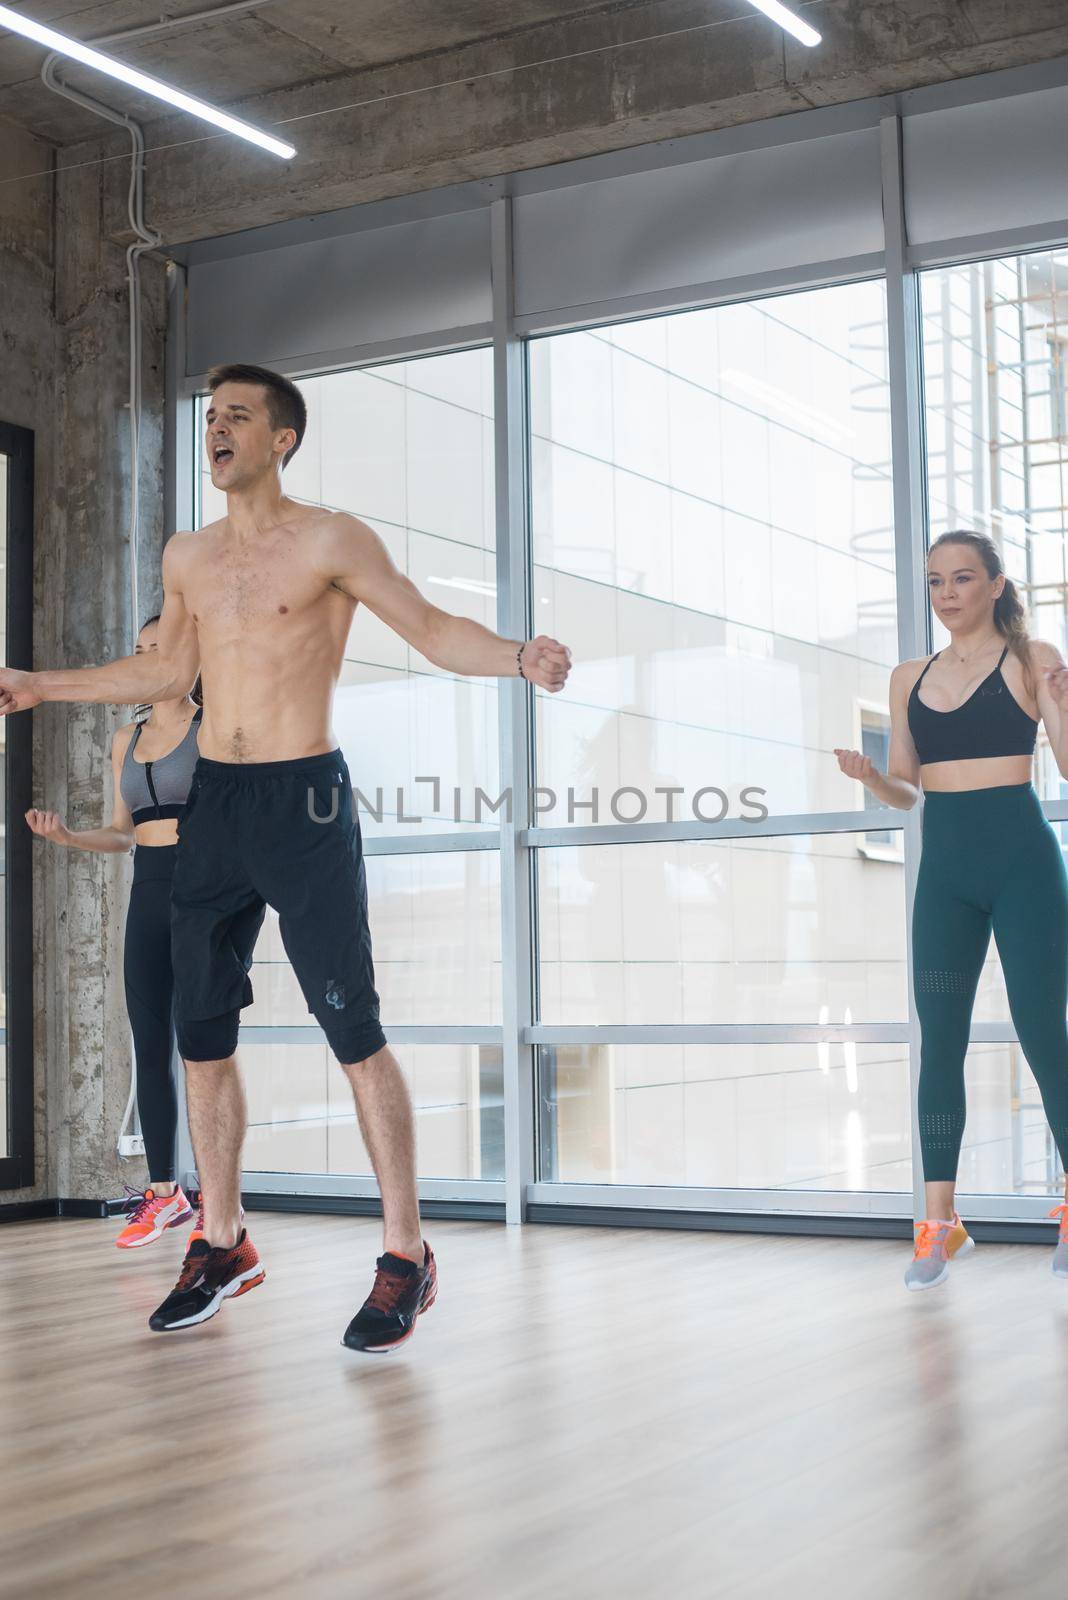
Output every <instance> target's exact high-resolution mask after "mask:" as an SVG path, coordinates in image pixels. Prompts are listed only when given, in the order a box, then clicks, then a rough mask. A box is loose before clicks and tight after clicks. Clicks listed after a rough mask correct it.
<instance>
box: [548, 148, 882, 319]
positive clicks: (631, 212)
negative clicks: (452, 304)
mask: <svg viewBox="0 0 1068 1600" xmlns="http://www.w3.org/2000/svg"><path fill="white" fill-rule="evenodd" d="M516 213H517V215H516V241H517V249H516V311H517V314H518V315H520V316H523V315H528V314H535V313H542V312H547V311H555V310H565V309H568V308H573V307H576V306H582V305H588V304H595V303H596V302H598V301H604V300H614V299H618V298H621V297H623V296H627V295H637V294H646V293H648V292H650V291H652V290H657V289H675V288H681V287H684V286H686V285H688V284H704V283H711V282H713V281H715V280H717V279H724V278H737V277H740V276H742V275H743V274H747V273H760V272H767V271H770V270H772V269H777V268H782V267H788V266H803V265H807V264H810V263H813V262H817V261H830V260H834V259H837V258H838V257H843V256H854V255H863V254H867V253H868V252H872V251H879V250H881V249H882V247H883V229H882V204H881V187H880V167H879V135H878V131H877V130H876V129H874V128H866V129H863V130H861V131H859V132H853V133H846V134H840V135H836V136H834V137H831V138H819V139H806V140H804V141H800V142H798V143H796V144H790V145H780V146H776V147H774V148H772V149H769V150H751V151H746V152H744V153H741V154H737V155H729V156H720V157H718V158H716V159H714V160H708V161H693V162H688V163H687V164H685V165H683V166H678V167H665V168H660V169H658V170H656V171H652V172H638V173H632V174H629V175H627V176H624V177H618V178H609V179H605V180H603V181H601V182H597V183H585V184H579V185H576V186H574V187H572V188H567V189H554V190H550V191H547V192H544V193H539V194H530V195H523V196H521V197H520V198H519V199H518V200H517V202H516Z"/></svg>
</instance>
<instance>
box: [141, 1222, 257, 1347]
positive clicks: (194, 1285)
mask: <svg viewBox="0 0 1068 1600" xmlns="http://www.w3.org/2000/svg"><path fill="white" fill-rule="evenodd" d="M265 1276H266V1274H265V1273H264V1270H263V1267H262V1266H261V1265H260V1258H259V1256H258V1255H257V1254H256V1247H255V1245H254V1244H253V1243H252V1240H251V1239H250V1238H249V1236H248V1234H247V1233H246V1232H245V1229H244V1228H242V1229H241V1233H240V1235H239V1237H238V1241H237V1243H236V1244H235V1245H232V1246H231V1247H230V1249H228V1250H225V1249H212V1247H211V1245H210V1244H209V1243H208V1241H207V1240H206V1239H194V1240H193V1242H192V1244H191V1245H190V1246H189V1249H188V1250H187V1251H186V1253H185V1260H184V1261H183V1262H182V1270H181V1272H180V1274H179V1276H178V1282H177V1283H176V1284H175V1286H174V1288H173V1289H172V1290H171V1292H170V1294H169V1295H168V1296H167V1298H166V1300H164V1302H163V1304H162V1305H161V1306H160V1307H159V1308H158V1310H156V1311H153V1313H152V1315H151V1316H150V1317H149V1319H148V1325H149V1327H150V1328H151V1329H152V1331H153V1332H154V1333H171V1332H173V1331H174V1330H175V1329H176V1328H192V1327H194V1326H195V1325H196V1324H197V1323H199V1322H207V1320H208V1318H209V1317H213V1316H214V1315H215V1313H216V1312H217V1311H218V1310H219V1308H220V1307H221V1305H222V1303H223V1301H224V1300H235V1299H236V1298H237V1296H238V1295H241V1294H245V1293H246V1292H247V1291H248V1290H249V1289H254V1288H255V1287H256V1285H257V1284H259V1283H262V1282H263V1280H264V1277H265Z"/></svg>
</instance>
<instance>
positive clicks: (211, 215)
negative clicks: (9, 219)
mask: <svg viewBox="0 0 1068 1600" xmlns="http://www.w3.org/2000/svg"><path fill="white" fill-rule="evenodd" d="M9 3H10V0H9ZM16 3H21V5H22V7H23V9H25V10H26V11H27V13H30V14H32V15H33V16H35V17H37V18H38V19H40V20H42V21H45V20H47V21H49V22H51V23H53V24H54V25H55V26H56V27H57V28H59V29H60V30H63V31H67V32H69V33H72V34H76V35H77V36H78V37H79V38H83V39H86V40H91V39H100V38H101V37H102V36H103V35H104V34H107V33H114V32H118V31H120V30H122V29H128V28H137V27H144V26H146V25H148V24H151V23H154V22H157V21H158V20H159V16H160V9H159V8H160V5H161V3H163V4H165V6H166V10H167V14H169V15H172V16H173V15H176V14H177V15H182V14H184V15H186V16H188V15H189V14H191V13H192V12H194V11H199V10H204V9H206V8H207V7H208V6H214V5H215V4H221V5H225V4H226V3H227V0H16ZM793 3H794V7H795V9H796V10H798V11H801V12H802V13H803V14H804V15H806V16H807V17H808V18H809V19H810V20H811V21H812V22H814V23H816V24H817V25H818V27H819V28H820V30H821V31H822V34H823V43H822V44H821V45H820V46H819V47H818V48H816V49H814V50H807V49H805V48H804V47H803V46H802V45H800V44H798V43H797V42H796V41H794V40H792V39H790V38H789V37H788V36H787V35H786V34H784V33H783V32H782V30H781V29H780V28H779V27H777V26H776V24H775V23H773V22H771V21H769V20H768V19H767V18H766V17H764V16H762V15H761V14H760V13H759V12H758V11H756V10H754V9H753V7H752V6H751V5H750V4H748V3H747V0H600V3H598V4H591V3H589V0H268V3H266V4H263V5H258V6H257V7H256V9H255V10H254V11H250V12H247V13H243V14H237V15H222V14H220V15H218V16H216V17H214V18H213V19H209V20H208V21H204V22H199V23H195V24H188V25H186V26H183V27H181V28H179V29H177V30H176V31H173V32H171V33H168V34H166V35H164V36H159V35H157V36H154V37H152V36H149V37H143V38H133V39H126V40H124V41H122V42H121V43H113V44H112V45H110V46H109V47H108V48H109V49H110V50H111V52H112V53H113V54H116V55H121V56H122V58H123V59H125V60H127V61H129V62H131V63H132V64H135V65H137V66H140V67H142V68H143V69H144V70H146V71H150V72H153V73H155V74H157V75H158V76H160V77H162V78H165V79H167V80H169V81H170V82H172V83H174V84H176V85H178V86H180V87H182V88H184V89H187V90H189V91H190V92H192V93H197V94H199V95H201V96H202V97H204V98H205V99H208V100H212V101H214V102H215V103H217V104H219V105H221V106H223V107H225V108H226V109H229V110H232V111H234V112H235V113H236V114H237V115H240V116H243V117H245V118H247V119H248V120H249V121H250V122H253V123H255V124H257V125H258V126H260V127H262V128H265V129H266V128H271V127H274V126H277V127H278V130H279V131H283V130H285V131H287V132H289V133H290V135H291V137H292V139H293V142H294V144H295V145H296V146H297V155H296V157H295V158H294V159H293V160H292V161H288V162H283V163H280V162H279V161H278V160H277V159H276V158H275V157H274V156H267V155H263V154H262V153H261V152H258V151H255V150H252V149H251V148H250V147H249V146H248V145H246V144H244V143H243V142H242V141H240V140H237V139H233V138H231V137H230V136H229V135H226V134H212V132H211V130H205V128H204V127H203V124H199V123H195V122H193V121H192V120H191V119H190V118H189V117H188V116H186V115H185V114H184V113H179V112H174V111H172V110H169V108H166V107H161V106H160V105H159V103H158V102H156V101H144V100H142V99H141V98H140V97H139V96H137V95H135V94H133V93H132V92H129V91H126V90H124V88H123V86H122V85H121V84H118V83H115V82H113V81H110V80H107V81H105V80H102V79H101V78H100V77H99V75H98V74H95V73H90V72H88V71H86V70H85V69H81V68H78V67H77V66H74V65H70V66H65V67H64V68H63V76H64V77H65V79H66V81H68V82H69V83H71V84H72V85H74V86H75V87H80V88H82V89H83V90H86V91H87V92H89V93H91V94H96V95H97V96H98V97H100V98H101V99H105V100H106V101H107V102H108V103H109V104H110V105H112V106H116V107H119V108H121V109H124V110H127V111H129V112H130V113H131V114H132V115H134V116H136V117H137V118H138V120H140V121H142V122H143V123H144V124H146V127H147V130H148V162H147V169H146V172H147V176H146V191H147V205H148V215H149V220H150V221H151V223H152V225H153V227H155V228H157V229H158V230H159V231H160V232H161V234H162V236H163V238H164V240H165V242H166V243H167V244H168V245H179V244H182V243H184V242H186V241H187V240H190V239H204V238H210V237H213V236H216V235H219V234H224V233H233V232H236V231H237V230H239V229H241V228H249V227H256V226H259V225H261V224H263V223H268V222H276V221H281V220H283V219H287V218H297V217H303V216H308V215H309V214H313V213H317V212H324V211H330V210H335V209H337V208H339V207H344V206H352V205H361V204H364V203H365V202H367V201H371V200H378V199H382V198H385V197H389V196H395V195H402V194H410V193H413V192H415V191H417V190H423V189H430V188H435V187H438V186H440V185H444V184H452V183H464V182H470V181H471V180H478V179H483V178H496V177H499V176H501V175H503V174H507V173H510V172H519V171H523V170H525V169H529V168H531V167H539V166H544V165H549V164H553V163H556V162H562V161H570V160H573V159H574V158H576V157H578V156H583V155H593V154H597V153H599V152H603V151H609V150H618V149H622V148H624V147H626V146H630V145H638V144H643V143H646V142H648V141H650V140H664V139H671V138H676V137H682V136H685V135H687V134H692V133H703V132H707V131H711V130H713V129H717V128H725V127H729V126H734V125H738V124H741V123H747V122H753V121H756V120H760V119H763V118H767V117H774V116H781V115H785V114H788V113H790V112H795V111H804V110H806V109H808V108H810V107H813V106H833V105H839V104H841V103H842V102H844V101H849V100H856V99H860V98H864V97H866V96H871V95H886V94H893V93H897V92H900V91H904V90H908V89H911V88H914V87H918V86H921V85H925V84H934V83H942V82H945V81H947V80H950V79H955V78H968V77H972V76H975V75H977V74H982V73H987V72H992V71H995V70H997V69H999V68H1010V67H1018V66H1024V65H1029V64H1032V63H1041V62H1045V61H1050V60H1051V58H1056V57H1061V58H1065V59H1068V0H881V3H879V4H874V3H871V0H793ZM42 59H43V51H41V50H40V49H39V48H36V47H34V46H33V45H31V44H29V43H28V42H27V41H25V40H23V39H20V38H17V37H13V36H11V35H0V167H2V166H3V164H4V156H5V141H4V139H3V134H2V127H3V122H4V120H5V119H8V120H9V121H13V122H16V123H19V124H21V126H22V127H24V128H26V129H28V130H30V131H31V132H32V133H33V134H35V135H37V136H38V137H39V138H42V139H46V140H49V141H51V142H54V143H55V144H59V145H63V146H65V147H66V150H65V153H64V155H63V156H61V157H60V158H59V159H58V160H57V161H56V162H55V165H56V167H57V168H58V169H59V172H60V174H61V175H63V176H61V177H60V180H59V187H60V190H61V191H63V192H64V193H68V192H69V194H70V195H71V196H72V197H74V196H77V200H76V203H77V204H78V205H79V206H82V207H83V208H86V211H87V214H88V211H89V210H91V209H92V208H93V207H94V206H96V205H102V206H103V208H104V213H105V215H106V217H107V222H106V224H105V226H106V228H107V230H108V232H109V234H110V237H112V238H113V239H114V240H116V241H117V242H118V241H125V239H126V237H127V235H126V232H125V229H126V226H127V224H126V220H125V218H126V187H125V186H126V176H125V171H124V168H123V166H122V164H121V159H120V157H121V156H122V155H123V154H124V153H125V151H126V150H127V149H128V142H127V140H126V138H125V136H124V135H123V134H122V133H119V132H117V131H116V130H114V129H112V130H107V129H106V128H105V127H104V125H103V124H101V123H100V122H99V121H98V119H96V118H95V117H93V116H91V115H90V114H87V113H85V112H83V111H82V110H80V109H79V108H76V107H74V106H71V105H69V104H68V103H65V102H64V101H62V100H61V99H59V98H58V97H57V96H55V95H53V94H51V93H50V92H49V91H48V90H47V89H46V88H45V87H44V85H43V84H42V83H41V82H40V79H39V76H38V74H39V70H40V66H41V62H42ZM1053 76H1054V77H1059V69H1056V68H1055V69H1054V72H1053ZM1051 136H1052V134H1051ZM73 147H77V148H76V149H75V148H73ZM112 156H114V158H115V159H114V160H111V159H110V158H111V157H112ZM103 157H107V158H109V159H108V164H105V165H98V164H97V162H98V161H99V160H100V159H101V158H103ZM45 170H47V161H46V159H45V158H44V157H43V155H42V157H41V159H39V160H36V161H35V160H31V159H30V158H26V159H25V160H21V161H20V164H17V165H16V166H15V168H14V170H13V174H12V176H14V177H20V178H24V179H26V180H29V179H31V178H33V177H35V175H37V174H39V173H41V172H42V171H45ZM97 180H99V182H100V184H101V185H103V186H104V188H103V189H102V191H101V194H102V198H98V199H94V198H93V197H92V195H90V194H89V192H88V190H87V191H86V192H85V193H84V194H83V193H81V190H80V189H79V187H78V186H79V183H81V184H82V187H84V186H85V185H89V184H91V183H93V182H96V181H97ZM72 203H74V201H73V200H72Z"/></svg>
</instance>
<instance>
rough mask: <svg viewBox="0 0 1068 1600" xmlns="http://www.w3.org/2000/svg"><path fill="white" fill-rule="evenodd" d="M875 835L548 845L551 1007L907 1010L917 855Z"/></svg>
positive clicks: (884, 1013)
mask: <svg viewBox="0 0 1068 1600" xmlns="http://www.w3.org/2000/svg"><path fill="white" fill-rule="evenodd" d="M868 837H870V836H866V835H864V834H827V835H823V836H820V835H812V834H793V835H789V836H787V837H780V838H763V837H760V838H755V839H751V840H723V841H722V842H721V841H711V840H694V841H687V842H680V843H672V844H627V845H587V846H582V847H568V848H559V849H558V848H556V847H553V848H552V849H542V850H540V851H539V852H538V881H539V909H540V915H541V921H540V957H541V967H540V973H541V1019H540V1020H541V1021H542V1022H545V1023H549V1024H556V1025H561V1026H563V1025H576V1024H583V1023H592V1024H623V1023H639V1024H640V1023H650V1024H653V1023H662V1024H672V1023H741V1022H752V1023H766V1022H774V1023H787V1022H807V1023H820V1022H822V1023H828V1022H829V1023H843V1022H844V1023H851V1022H852V1023H859V1022H901V1021H903V1020H904V1018H905V1017H906V1015H907V1011H908V998H907V997H908V987H907V981H906V972H905V902H904V896H905V882H904V868H903V866H902V865H901V863H900V861H898V860H896V859H893V858H890V859H880V858H879V857H878V856H874V857H873V855H872V854H871V852H870V851H869V850H868V849H867V848H866V847H865V846H866V839H867V838H868Z"/></svg>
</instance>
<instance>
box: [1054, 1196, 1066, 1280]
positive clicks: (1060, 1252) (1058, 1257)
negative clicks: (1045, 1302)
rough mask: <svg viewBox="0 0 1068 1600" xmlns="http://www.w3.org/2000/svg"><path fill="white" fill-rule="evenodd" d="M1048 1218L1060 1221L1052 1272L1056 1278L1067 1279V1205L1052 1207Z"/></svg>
mask: <svg viewBox="0 0 1068 1600" xmlns="http://www.w3.org/2000/svg"><path fill="white" fill-rule="evenodd" d="M1050 1216H1051V1217H1059V1218H1060V1220H1061V1226H1060V1231H1059V1233H1058V1235H1057V1248H1056V1250H1054V1252H1053V1270H1054V1272H1055V1273H1056V1275H1057V1277H1058V1278H1068V1205H1063V1206H1054V1207H1053V1210H1052V1211H1051V1212H1050Z"/></svg>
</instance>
